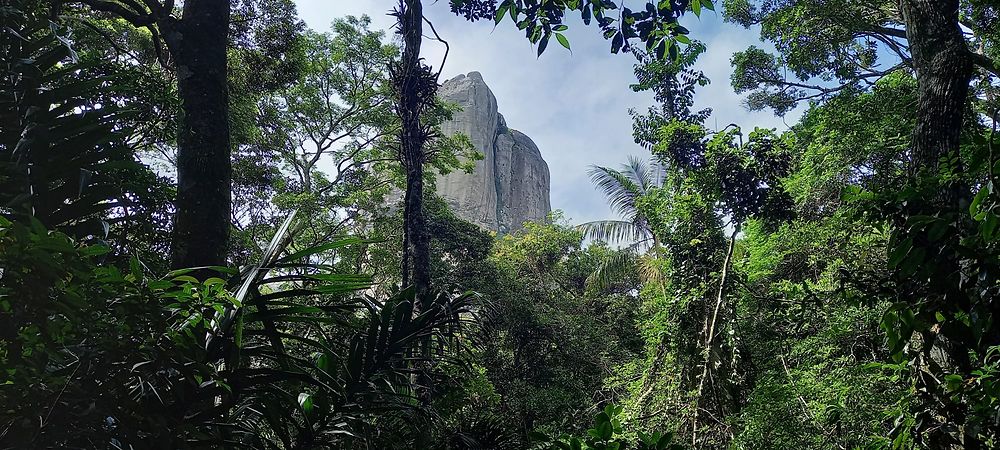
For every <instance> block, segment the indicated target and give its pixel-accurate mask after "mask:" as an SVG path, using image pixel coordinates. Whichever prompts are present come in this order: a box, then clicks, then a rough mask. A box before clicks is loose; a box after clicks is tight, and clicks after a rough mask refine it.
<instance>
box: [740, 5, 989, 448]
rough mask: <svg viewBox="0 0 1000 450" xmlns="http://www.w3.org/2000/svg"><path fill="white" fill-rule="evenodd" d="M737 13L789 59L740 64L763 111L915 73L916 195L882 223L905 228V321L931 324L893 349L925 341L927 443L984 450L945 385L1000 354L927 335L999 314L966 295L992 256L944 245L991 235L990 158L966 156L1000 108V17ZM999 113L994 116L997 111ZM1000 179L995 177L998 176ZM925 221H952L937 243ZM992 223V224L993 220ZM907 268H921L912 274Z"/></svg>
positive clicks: (812, 9) (852, 8) (965, 8)
mask: <svg viewBox="0 0 1000 450" xmlns="http://www.w3.org/2000/svg"><path fill="white" fill-rule="evenodd" d="M728 5H732V6H733V8H732V9H731V11H733V12H735V13H736V14H732V13H727V14H730V17H731V18H732V19H734V20H736V21H738V22H740V23H742V24H744V25H749V24H753V23H760V24H762V25H763V28H762V31H763V33H764V35H765V37H768V38H769V39H771V40H773V41H774V42H775V43H776V44H777V47H778V49H779V52H780V53H781V56H780V57H774V56H770V55H766V54H765V53H763V52H762V51H760V50H757V49H750V50H748V51H747V52H745V53H742V54H738V55H737V56H736V57H735V58H734V62H735V63H736V64H737V66H738V70H737V72H736V75H735V76H734V80H733V81H734V87H737V89H738V90H749V89H757V91H756V92H754V93H753V94H751V100H752V101H759V102H757V103H758V104H759V105H765V104H769V103H770V104H772V105H776V106H778V107H779V110H781V109H787V108H788V107H789V106H790V105H792V104H793V103H794V102H795V101H796V100H798V99H802V98H806V97H808V96H807V95H805V94H802V92H805V90H811V91H813V92H817V93H816V94H812V95H813V96H817V97H822V96H824V95H827V94H830V93H833V92H837V91H839V90H843V89H848V88H852V89H857V88H860V87H862V86H864V85H865V84H868V85H871V84H872V83H873V82H872V81H870V80H875V79H879V78H882V77H885V76H886V75H888V74H889V73H891V72H892V71H893V70H895V67H892V68H890V69H888V70H878V69H875V68H874V64H875V62H876V59H877V56H878V52H879V50H880V49H887V51H889V52H891V53H892V54H894V55H895V56H896V57H897V58H898V60H899V64H897V66H899V67H904V68H907V69H909V70H911V71H912V72H913V74H914V76H915V78H916V81H917V91H916V108H915V111H914V112H915V116H914V117H915V122H914V127H913V131H912V135H911V138H910V143H909V144H910V145H909V148H908V158H907V159H908V161H907V171H908V177H907V186H906V188H905V189H904V190H903V191H902V192H901V193H896V194H893V193H886V194H887V195H886V203H885V204H884V209H883V213H880V216H881V217H883V218H884V219H885V220H889V221H891V222H892V223H893V226H894V231H893V237H892V242H893V244H892V246H893V250H891V251H890V255H897V256H895V257H890V259H889V261H890V266H891V267H892V268H893V269H894V270H896V272H895V274H896V276H898V277H899V278H898V279H897V282H898V283H899V287H900V291H901V292H907V294H906V297H908V298H909V299H910V300H909V301H908V303H909V305H908V306H902V305H900V306H898V308H901V309H903V310H905V311H907V312H904V313H903V314H904V315H906V314H914V315H915V316H919V317H923V318H924V319H921V320H922V322H921V323H920V324H919V325H918V326H912V327H911V326H909V325H903V326H902V328H901V329H899V330H895V331H892V332H891V333H890V337H892V336H894V335H895V334H894V333H896V332H897V331H899V332H900V333H902V334H903V335H906V334H909V335H911V336H912V339H913V340H912V346H911V348H912V349H914V350H913V352H912V354H911V355H910V357H911V358H912V359H913V360H914V361H915V364H914V367H915V369H914V371H913V373H912V376H913V379H914V382H915V383H916V390H917V392H920V393H921V394H920V401H919V402H918V404H917V405H916V406H915V408H914V413H915V414H917V415H918V416H920V417H921V420H920V421H919V423H920V428H919V430H918V432H919V433H920V436H921V439H922V440H924V441H925V442H926V444H925V445H931V446H935V447H941V448H947V447H956V446H968V445H981V444H974V443H980V442H984V440H988V439H989V438H988V437H987V436H989V435H990V433H991V432H981V431H979V429H978V428H976V427H970V426H968V425H967V424H966V421H968V420H973V421H975V420H976V417H977V415H976V414H975V413H969V411H968V410H967V408H966V405H963V404H961V400H958V401H957V402H956V397H954V396H953V395H951V394H949V393H948V392H947V391H948V390H947V389H946V387H945V386H943V385H942V384H941V383H940V382H939V381H936V380H940V379H942V378H944V377H945V376H947V375H955V376H961V375H957V374H959V373H970V371H972V370H973V369H972V367H971V366H972V365H973V363H972V362H971V361H969V354H968V351H967V349H968V348H978V350H977V351H976V352H975V354H977V355H981V354H984V353H986V352H987V351H988V348H989V346H990V345H991V344H989V343H986V342H983V341H976V342H972V341H970V340H967V338H966V337H963V336H964V333H967V332H968V330H962V331H959V330H956V329H951V328H949V327H943V328H942V327H939V326H934V325H925V323H926V324H932V323H936V322H939V321H938V320H936V317H937V315H938V314H941V315H942V317H944V316H945V315H947V314H951V313H957V314H960V315H966V314H972V311H974V310H977V309H978V308H979V307H980V306H979V305H980V304H981V303H980V302H982V301H985V302H987V303H989V302H990V300H988V299H983V298H981V296H980V295H979V294H975V293H973V292H972V291H966V290H964V289H963V288H962V286H964V285H965V283H963V282H962V281H961V280H963V279H968V278H967V277H969V276H971V272H970V271H972V272H975V271H977V270H979V269H976V268H975V267H978V266H977V264H978V263H977V262H975V261H978V260H979V259H978V258H980V257H984V256H985V254H983V253H980V252H981V251H985V248H986V247H988V245H986V247H976V248H977V250H972V251H971V252H970V251H969V249H965V248H964V246H963V245H962V244H961V242H962V241H948V240H947V239H944V240H943V239H942V238H941V237H940V233H941V231H942V230H946V229H947V230H951V231H952V232H953V233H954V234H953V235H952V234H947V235H948V236H970V239H975V238H972V237H974V236H977V235H980V232H979V227H980V223H974V222H979V220H973V221H969V219H968V217H967V216H968V214H967V212H966V211H967V208H968V206H969V203H970V200H969V199H970V198H971V197H972V192H970V191H971V189H970V185H971V186H975V185H977V184H981V183H983V181H982V180H983V177H984V174H983V172H982V169H981V167H982V164H979V163H977V162H976V161H977V160H981V158H982V157H983V156H982V155H983V153H980V152H982V151H983V150H982V149H981V148H980V149H979V150H975V149H976V148H977V147H978V146H977V145H972V146H971V150H965V151H963V146H968V144H967V142H968V139H969V138H970V136H975V135H977V134H979V133H977V132H973V133H968V132H969V130H974V129H975V128H976V127H977V126H978V123H979V120H978V119H979V118H978V117H977V116H976V115H975V114H972V113H971V109H970V105H971V104H980V105H988V104H989V103H990V102H989V100H987V101H986V102H983V101H981V100H979V99H977V98H976V97H977V96H976V95H970V94H972V93H981V92H988V91H991V90H992V89H993V87H992V86H991V84H992V81H991V80H992V78H993V77H995V76H997V75H998V70H997V67H998V66H997V63H996V57H995V52H996V50H995V42H996V38H997V36H996V31H995V30H996V27H995V23H994V21H995V17H996V13H997V10H996V6H995V5H992V4H990V3H989V2H977V1H968V2H963V1H959V0H948V1H939V2H930V1H922V0H905V1H900V2H898V3H896V2H881V3H875V4H868V3H866V4H860V3H850V2H832V3H829V2H828V3H822V4H820V3H813V2H783V3H769V4H766V5H764V6H763V7H761V8H759V9H758V8H757V7H756V6H755V5H756V3H755V2H748V1H743V0H740V1H733V2H730V3H729V4H728ZM801 17H810V18H811V20H809V21H807V22H806V23H807V24H808V26H802V27H788V26H786V25H787V24H788V22H789V21H792V20H796V18H801ZM966 30H967V31H966ZM829 61H833V62H834V63H833V64H829V63H828V62H829ZM782 65H788V67H789V68H791V69H792V70H793V73H795V76H796V77H797V78H798V81H788V80H784V79H783V78H782V77H779V76H777V75H778V74H779V69H780V67H781V66H782ZM740 66H742V67H740ZM816 76H819V77H825V78H827V79H829V80H837V81H838V82H840V83H839V85H834V86H832V87H826V86H817V85H810V84H807V83H805V82H804V81H805V80H806V79H808V78H810V77H816ZM988 109H992V108H990V107H989V106H987V110H988ZM993 119H994V121H995V115H994V118H993ZM973 139H975V138H973ZM987 147H988V146H987ZM967 148H969V147H967ZM976 155H980V156H976ZM977 166H978V167H977ZM993 170H994V169H993V168H992V167H990V168H988V169H986V172H987V173H992V171H993ZM980 192H981V189H980ZM923 216H930V217H937V218H940V222H938V221H934V223H937V225H936V227H937V231H936V232H935V233H933V234H931V233H930V232H929V225H930V223H928V224H924V225H914V224H913V223H912V222H913V221H914V220H917V219H916V218H919V217H923ZM988 216H989V215H988V214H987V215H984V216H981V218H982V220H986V217H988ZM944 224H950V225H944ZM964 242H970V241H964ZM976 255H978V256H976ZM904 261H910V262H908V263H906V264H905V265H904V264H903V262H904ZM914 264H926V266H925V267H927V268H928V269H927V271H926V273H924V274H922V275H921V278H920V279H919V280H915V279H913V278H912V277H910V276H909V275H910V274H912V273H913V272H914V266H913V265H914ZM924 275H926V277H924ZM988 283H989V282H987V284H988ZM891 317H892V316H891ZM932 317H933V318H934V319H931V318H932ZM896 320H897V319H891V321H896ZM902 320H903V321H904V322H906V321H907V319H902ZM893 323H895V324H896V325H892V324H890V326H888V327H887V328H889V329H890V330H892V329H893V327H895V326H897V325H899V323H901V322H893ZM972 327H973V328H976V329H978V331H976V332H975V333H986V334H987V335H989V334H990V333H991V332H987V331H985V329H979V328H982V327H985V328H991V327H990V326H988V325H982V324H975V325H972ZM959 328H962V327H959ZM897 337H898V336H897ZM890 341H891V342H892V343H893V345H892V346H891V347H892V348H893V353H894V354H897V353H898V352H899V351H900V349H901V348H900V346H901V345H902V344H900V343H901V342H904V341H906V340H905V339H904V340H900V339H893V338H891V339H890ZM958 342H965V344H958ZM976 357H979V356H976ZM928 374H933V375H928ZM980 433H983V434H980Z"/></svg>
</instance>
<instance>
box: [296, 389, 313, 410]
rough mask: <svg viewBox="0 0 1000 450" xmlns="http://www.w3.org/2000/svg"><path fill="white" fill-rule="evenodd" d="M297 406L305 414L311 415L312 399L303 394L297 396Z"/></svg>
mask: <svg viewBox="0 0 1000 450" xmlns="http://www.w3.org/2000/svg"><path fill="white" fill-rule="evenodd" d="M299 406H301V407H302V411H304V412H305V413H306V414H310V413H312V410H313V398H312V395H309V394H307V393H305V392H303V393H301V394H299Z"/></svg>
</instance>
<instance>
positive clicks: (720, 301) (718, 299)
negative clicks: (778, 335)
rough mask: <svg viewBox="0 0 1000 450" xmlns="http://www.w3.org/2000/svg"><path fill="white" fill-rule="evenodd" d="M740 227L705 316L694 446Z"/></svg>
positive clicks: (696, 398) (730, 245)
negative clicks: (710, 311) (709, 309)
mask: <svg viewBox="0 0 1000 450" xmlns="http://www.w3.org/2000/svg"><path fill="white" fill-rule="evenodd" d="M741 227H742V224H737V225H736V228H735V229H734V230H733V234H732V236H730V237H729V247H728V248H727V249H726V257H725V259H724V260H723V261H722V273H721V274H720V275H719V289H718V290H717V291H716V295H715V308H714V310H713V311H712V315H711V316H706V317H705V349H704V357H705V358H704V361H703V363H704V365H703V366H702V372H701V379H699V380H698V391H697V392H696V394H695V398H694V406H695V408H694V419H693V420H692V421H691V445H692V446H693V447H695V448H697V447H698V415H699V414H698V413H699V410H700V409H701V398H702V396H703V395H705V380H707V379H708V377H709V375H711V369H710V368H711V366H712V355H715V354H718V353H719V351H718V349H717V348H716V347H717V346H716V343H715V334H716V333H715V328H716V325H718V321H719V311H720V310H722V307H723V305H724V304H725V302H726V282H727V281H728V280H729V268H730V267H731V266H732V264H733V250H734V249H735V248H736V236H737V235H738V234H740V228H741ZM713 390H714V389H713Z"/></svg>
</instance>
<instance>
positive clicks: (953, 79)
mask: <svg viewBox="0 0 1000 450" xmlns="http://www.w3.org/2000/svg"><path fill="white" fill-rule="evenodd" d="M958 6H959V0H902V1H901V2H900V9H901V12H902V13H903V19H904V21H905V22H906V38H907V41H908V42H909V44H910V52H911V55H912V58H913V67H914V69H915V70H916V76H917V99H918V100H917V115H916V119H917V123H916V127H915V128H914V130H913V142H912V149H913V159H912V162H911V169H910V172H911V174H913V175H916V174H918V173H920V172H922V171H936V170H937V169H938V167H939V162H940V160H941V157H944V156H949V155H954V154H957V152H958V148H959V141H960V137H961V134H962V119H963V116H964V113H965V106H966V102H967V101H968V96H969V83H970V81H971V80H972V75H973V63H972V58H971V57H970V56H969V49H968V47H967V45H966V43H965V38H964V37H963V36H962V30H961V28H960V27H959V23H958Z"/></svg>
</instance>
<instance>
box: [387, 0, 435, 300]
mask: <svg viewBox="0 0 1000 450" xmlns="http://www.w3.org/2000/svg"><path fill="white" fill-rule="evenodd" d="M399 29H400V34H401V35H402V38H403V57H402V61H401V64H400V68H399V73H398V74H396V78H397V86H396V89H397V92H398V95H399V100H398V106H397V109H398V113H399V116H400V120H401V122H402V127H401V131H400V133H401V135H400V146H401V147H402V156H403V166H404V168H405V170H406V194H405V197H404V200H403V201H404V207H403V221H404V233H405V236H404V247H405V248H404V250H403V252H404V253H403V260H404V261H403V267H404V271H403V284H404V286H405V285H412V286H413V287H414V289H415V290H416V293H417V298H423V297H424V296H425V295H426V294H427V291H428V289H429V286H430V240H429V239H428V236H427V227H426V220H425V217H424V209H423V199H424V160H425V154H424V144H425V143H426V141H427V132H426V130H425V129H424V127H423V125H422V124H421V122H420V115H421V112H422V110H423V107H424V105H425V103H426V102H427V99H428V98H430V99H433V97H434V92H427V90H428V87H429V84H428V82H427V81H428V79H427V76H428V75H429V71H428V70H427V69H425V67H424V66H423V64H422V63H421V61H420V46H421V43H422V36H423V5H422V4H421V2H420V0H404V1H403V4H402V8H401V10H400V16H399ZM434 85H435V86H436V82H434Z"/></svg>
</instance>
